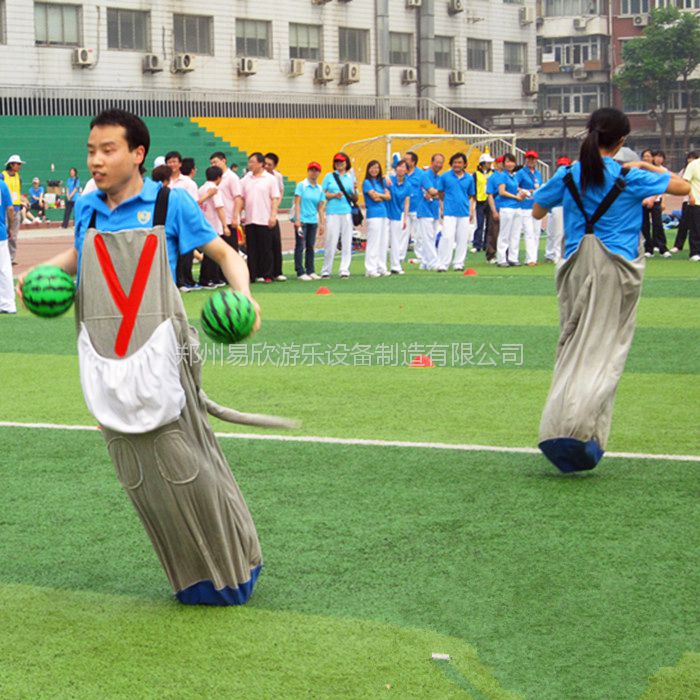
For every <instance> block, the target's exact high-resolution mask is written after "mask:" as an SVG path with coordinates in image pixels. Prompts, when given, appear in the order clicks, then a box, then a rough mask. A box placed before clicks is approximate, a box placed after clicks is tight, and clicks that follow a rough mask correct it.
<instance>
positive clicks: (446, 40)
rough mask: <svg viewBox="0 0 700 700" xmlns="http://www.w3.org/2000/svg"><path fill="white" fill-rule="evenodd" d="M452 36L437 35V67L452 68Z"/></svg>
mask: <svg viewBox="0 0 700 700" xmlns="http://www.w3.org/2000/svg"><path fill="white" fill-rule="evenodd" d="M452 53H453V52H452V37H451V36H436V37H435V67H436V68H449V69H450V70H451V69H452Z"/></svg>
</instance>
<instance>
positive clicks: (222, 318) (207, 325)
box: [201, 289, 255, 345]
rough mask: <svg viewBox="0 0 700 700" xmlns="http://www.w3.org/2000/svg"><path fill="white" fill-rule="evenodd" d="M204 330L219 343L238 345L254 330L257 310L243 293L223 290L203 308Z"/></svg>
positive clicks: (213, 296)
mask: <svg viewBox="0 0 700 700" xmlns="http://www.w3.org/2000/svg"><path fill="white" fill-rule="evenodd" d="M201 322H202V329H203V330H204V332H205V333H206V334H207V335H208V336H209V337H210V338H211V339H212V340H215V341H216V342H217V343H224V344H226V345H228V344H230V343H238V342H239V341H241V340H243V339H244V338H246V337H247V336H249V335H250V332H251V331H252V330H253V325H254V324H255V309H254V308H253V304H252V303H251V301H250V299H248V297H247V296H245V295H244V294H241V292H234V291H232V290H230V289H222V290H220V291H218V292H216V293H215V294H212V296H211V297H209V299H207V301H206V302H205V304H204V306H203V307H202V316H201Z"/></svg>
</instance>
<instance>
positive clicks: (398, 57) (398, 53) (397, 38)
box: [389, 32, 413, 66]
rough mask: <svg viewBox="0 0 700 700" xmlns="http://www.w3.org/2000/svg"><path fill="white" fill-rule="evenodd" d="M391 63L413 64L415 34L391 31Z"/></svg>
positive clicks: (400, 64) (398, 64) (399, 64)
mask: <svg viewBox="0 0 700 700" xmlns="http://www.w3.org/2000/svg"><path fill="white" fill-rule="evenodd" d="M389 63H390V64H391V65H392V66H412V65H413V36H412V35H411V34H404V33H403V32H389Z"/></svg>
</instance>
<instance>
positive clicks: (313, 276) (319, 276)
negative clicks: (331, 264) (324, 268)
mask: <svg viewBox="0 0 700 700" xmlns="http://www.w3.org/2000/svg"><path fill="white" fill-rule="evenodd" d="M309 277H311V279H312V280H320V279H321V275H317V274H316V273H315V272H312V273H311V274H310V275H309Z"/></svg>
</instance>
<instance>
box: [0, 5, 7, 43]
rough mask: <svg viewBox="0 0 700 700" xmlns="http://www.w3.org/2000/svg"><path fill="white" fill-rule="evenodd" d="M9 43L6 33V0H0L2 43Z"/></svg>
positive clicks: (0, 40)
mask: <svg viewBox="0 0 700 700" xmlns="http://www.w3.org/2000/svg"><path fill="white" fill-rule="evenodd" d="M6 43H7V36H6V34H5V0H0V44H6Z"/></svg>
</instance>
